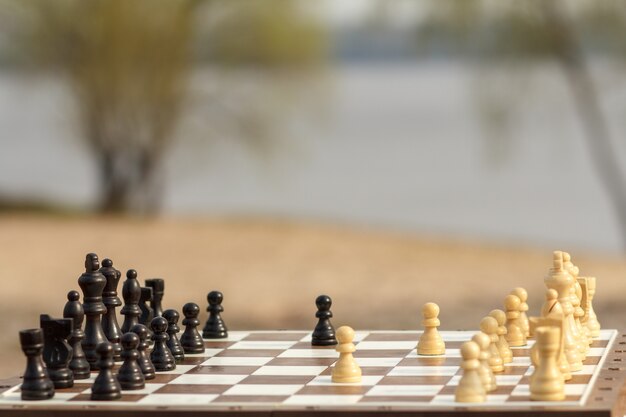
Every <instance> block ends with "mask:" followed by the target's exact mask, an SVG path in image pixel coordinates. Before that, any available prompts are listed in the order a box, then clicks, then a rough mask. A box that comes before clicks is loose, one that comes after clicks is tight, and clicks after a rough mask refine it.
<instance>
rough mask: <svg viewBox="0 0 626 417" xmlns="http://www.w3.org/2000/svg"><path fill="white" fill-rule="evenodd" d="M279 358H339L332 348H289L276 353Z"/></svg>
mask: <svg viewBox="0 0 626 417" xmlns="http://www.w3.org/2000/svg"><path fill="white" fill-rule="evenodd" d="M278 357H279V358H339V352H337V351H336V350H334V349H289V350H286V351H284V352H283V353H281V354H280V355H278Z"/></svg>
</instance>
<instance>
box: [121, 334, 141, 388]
mask: <svg viewBox="0 0 626 417" xmlns="http://www.w3.org/2000/svg"><path fill="white" fill-rule="evenodd" d="M121 344H122V349H123V351H122V358H123V359H124V363H122V366H120V369H119V370H118V371H117V380H118V381H119V383H120V386H121V387H122V389H124V390H137V389H142V388H144V387H145V386H146V382H145V379H144V377H143V372H142V371H141V367H140V366H139V363H138V362H137V360H138V359H139V352H137V347H138V345H139V337H138V336H137V335H136V334H135V333H132V332H128V333H124V335H123V336H122V339H121Z"/></svg>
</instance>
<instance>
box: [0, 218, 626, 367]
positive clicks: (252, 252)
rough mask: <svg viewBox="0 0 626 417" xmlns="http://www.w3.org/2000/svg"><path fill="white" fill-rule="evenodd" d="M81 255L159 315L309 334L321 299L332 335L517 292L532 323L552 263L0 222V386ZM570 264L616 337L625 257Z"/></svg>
mask: <svg viewBox="0 0 626 417" xmlns="http://www.w3.org/2000/svg"><path fill="white" fill-rule="evenodd" d="M554 249H563V250H566V249H567V248H554ZM90 251H93V252H96V253H98V254H99V255H100V257H101V259H102V258H104V257H110V258H112V259H113V260H114V263H115V266H116V267H117V268H118V269H120V270H123V271H125V270H126V269H128V268H135V269H137V271H138V272H139V276H140V278H142V279H145V278H152V277H163V278H165V279H166V294H165V298H164V305H165V307H166V308H167V307H170V308H176V309H179V310H180V308H181V306H182V305H183V304H184V303H185V302H188V301H194V302H196V303H198V304H200V305H201V306H202V307H203V308H204V306H206V299H205V297H206V293H207V292H208V291H209V290H212V289H219V290H221V291H223V292H224V294H225V301H224V307H225V312H224V319H225V321H226V323H227V324H228V326H229V327H230V328H231V329H280V328H294V329H295V328H298V329H299V328H305V329H312V327H313V326H314V324H315V318H314V314H315V306H314V299H315V297H316V296H317V295H319V294H321V293H326V294H329V295H331V296H332V297H333V302H334V304H333V309H332V310H333V313H334V319H333V322H334V324H335V325H336V326H338V325H342V324H349V325H351V326H353V327H355V328H361V329H366V328H369V329H409V328H419V326H420V324H419V323H420V320H421V317H420V311H421V305H422V304H423V303H425V302H427V301H434V302H437V303H439V305H440V306H441V315H440V319H441V321H442V328H446V329H472V328H476V326H477V323H478V322H479V321H480V319H481V318H482V317H483V316H484V315H485V314H486V313H488V312H489V311H490V310H491V309H493V308H501V304H502V299H503V297H504V296H505V295H506V294H507V293H508V291H509V290H510V289H511V288H513V287H515V286H524V287H526V288H527V289H528V291H529V294H530V299H529V304H530V308H531V310H530V313H533V312H537V311H538V310H539V308H540V306H541V303H542V301H543V294H544V286H543V277H544V276H545V274H546V272H547V270H548V267H549V266H550V262H551V249H538V248H535V249H533V248H522V247H512V246H498V245H487V244H476V243H468V242H454V241H444V240H436V239H431V238H425V237H423V238H420V237H415V236H403V235H400V234H392V233H384V232H380V231H366V230H354V229H348V228H344V227H337V226H330V225H315V224H307V223H294V222H281V221H271V220H270V221H268V220H242V219H214V220H206V219H203V220H190V219H166V220H158V221H155V220H137V219H118V218H91V217H89V218H87V217H85V218H70V217H59V216H39V215H37V216H36V215H6V214H5V215H0V285H1V288H0V289H1V291H0V297H1V298H0V300H1V303H0V325H1V326H2V331H3V333H4V337H2V338H1V339H0V347H1V348H2V352H3V355H2V360H1V361H0V376H12V375H15V374H17V373H19V372H21V371H22V370H23V366H24V363H23V362H24V360H23V356H22V354H21V352H20V351H19V346H18V330H20V329H23V328H28V327H37V326H38V317H39V314H40V313H49V314H52V315H57V316H61V314H62V309H63V305H64V303H65V300H66V298H65V297H66V293H67V291H68V290H70V289H78V285H77V279H78V277H79V275H80V274H81V272H82V271H83V263H84V255H85V253H87V252H90ZM572 255H573V256H574V261H575V263H576V264H577V265H578V266H579V267H580V269H581V274H586V275H595V276H597V277H598V292H597V294H596V299H595V303H594V304H595V308H596V311H597V313H598V316H599V318H600V321H601V323H602V325H603V327H607V328H608V327H618V328H621V327H623V326H624V320H623V319H622V317H623V316H624V314H625V313H626V305H625V303H623V302H622V300H623V298H624V295H623V294H625V293H626V281H625V280H624V279H623V277H624V276H626V258H611V257H602V256H598V255H597V254H595V255H594V254H585V253H573V254H572ZM120 289H121V284H120ZM205 317H206V313H204V312H203V315H202V317H201V319H203V320H204V319H205Z"/></svg>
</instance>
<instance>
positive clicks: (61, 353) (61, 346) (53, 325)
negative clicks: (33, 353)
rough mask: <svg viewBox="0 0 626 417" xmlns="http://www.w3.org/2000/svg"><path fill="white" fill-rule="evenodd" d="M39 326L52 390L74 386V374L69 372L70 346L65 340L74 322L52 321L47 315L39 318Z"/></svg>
mask: <svg viewBox="0 0 626 417" xmlns="http://www.w3.org/2000/svg"><path fill="white" fill-rule="evenodd" d="M39 326H40V327H41V329H42V330H43V339H44V347H43V361H44V363H45V364H46V368H48V375H49V376H50V380H52V383H53V384H54V388H57V389H58V388H71V387H73V386H74V373H73V372H72V371H71V370H70V368H69V366H70V361H71V360H72V346H70V344H69V343H68V342H67V340H68V339H69V338H70V336H71V335H72V330H73V328H74V320H72V319H53V318H52V317H50V316H49V315H47V314H42V315H40V316H39Z"/></svg>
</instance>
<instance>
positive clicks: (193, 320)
mask: <svg viewBox="0 0 626 417" xmlns="http://www.w3.org/2000/svg"><path fill="white" fill-rule="evenodd" d="M120 277H121V273H120V271H118V270H117V269H115V268H114V267H113V262H112V261H111V260H110V259H104V260H103V261H102V267H100V262H99V260H98V256H97V255H96V254H94V253H90V254H87V256H86V259H85V272H84V273H83V274H82V275H81V276H80V277H79V279H78V284H79V286H80V288H81V290H82V292H83V303H82V304H81V303H80V301H79V298H80V294H79V293H78V291H70V292H69V293H68V295H67V298H68V301H67V303H66V304H65V308H64V309H63V317H64V318H62V319H55V318H52V317H50V316H49V315H47V314H42V315H41V316H40V328H38V329H28V330H22V331H20V344H21V346H22V350H23V351H24V353H25V354H26V357H27V365H26V370H25V372H24V376H23V382H22V386H21V398H22V399H23V400H45V399H49V398H52V397H53V396H54V390H55V388H58V389H61V388H70V387H72V386H73V385H74V380H75V379H87V378H89V376H90V374H91V371H96V370H98V371H99V373H98V375H97V377H96V379H95V381H94V384H93V386H92V387H91V392H92V393H91V399H92V400H104V401H107V400H116V399H119V398H121V390H122V389H124V390H137V389H142V388H144V386H145V380H150V379H153V378H154V377H155V372H162V371H171V370H173V369H175V368H176V363H177V362H178V363H180V362H181V361H182V360H183V359H184V357H185V353H189V354H192V353H202V352H204V342H203V340H202V339H203V338H204V339H221V338H226V337H228V330H227V328H226V325H225V324H224V321H223V319H222V317H221V312H222V311H224V308H223V307H222V301H223V295H222V293H221V292H219V291H211V292H210V293H209V294H208V296H207V300H208V302H209V306H208V307H207V311H208V312H209V317H208V319H207V322H206V324H205V326H204V328H203V331H202V335H200V332H199V331H198V326H199V324H200V321H199V320H198V315H199V313H200V308H199V307H198V305H197V304H195V303H187V304H185V305H184V306H183V309H182V310H183V315H184V316H185V318H184V319H183V321H182V324H183V325H184V326H185V330H184V332H183V334H182V335H181V337H180V339H179V338H178V336H177V334H178V332H179V331H180V328H179V327H178V320H179V317H180V316H179V314H178V312H177V311H176V310H173V309H169V310H165V311H163V310H162V307H161V301H162V299H163V295H164V289H165V286H164V281H163V280H162V279H160V278H156V279H150V280H146V285H147V287H141V285H140V284H139V282H138V281H137V271H135V270H134V269H130V270H128V272H127V273H126V281H125V282H124V285H123V287H122V297H123V299H124V306H123V308H122V309H121V311H120V313H121V314H122V315H124V322H123V323H122V326H121V327H120V326H119V324H118V321H117V317H116V313H115V308H116V307H119V306H121V305H122V302H121V300H120V299H119V297H118V296H117V286H118V283H119V280H120ZM146 301H149V302H150V307H148V306H147V305H146V304H145V302H146ZM315 303H316V305H317V313H316V317H317V318H318V323H317V325H316V326H315V330H314V331H313V335H312V341H311V343H312V344H313V345H316V346H330V345H335V344H337V341H336V339H335V331H334V329H333V326H332V324H331V323H330V318H331V317H332V313H331V311H330V307H331V303H332V302H331V299H330V297H328V296H325V295H321V296H319V297H317V299H316V300H315ZM85 318H86V320H85ZM83 320H85V329H84V331H83V328H82V327H83V326H82V325H83ZM148 326H149V328H148ZM151 345H153V346H152V349H151ZM42 359H43V360H42ZM116 360H117V361H119V360H121V361H123V363H122V365H121V366H120V367H119V369H118V370H117V374H114V373H113V366H114V361H116Z"/></svg>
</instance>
